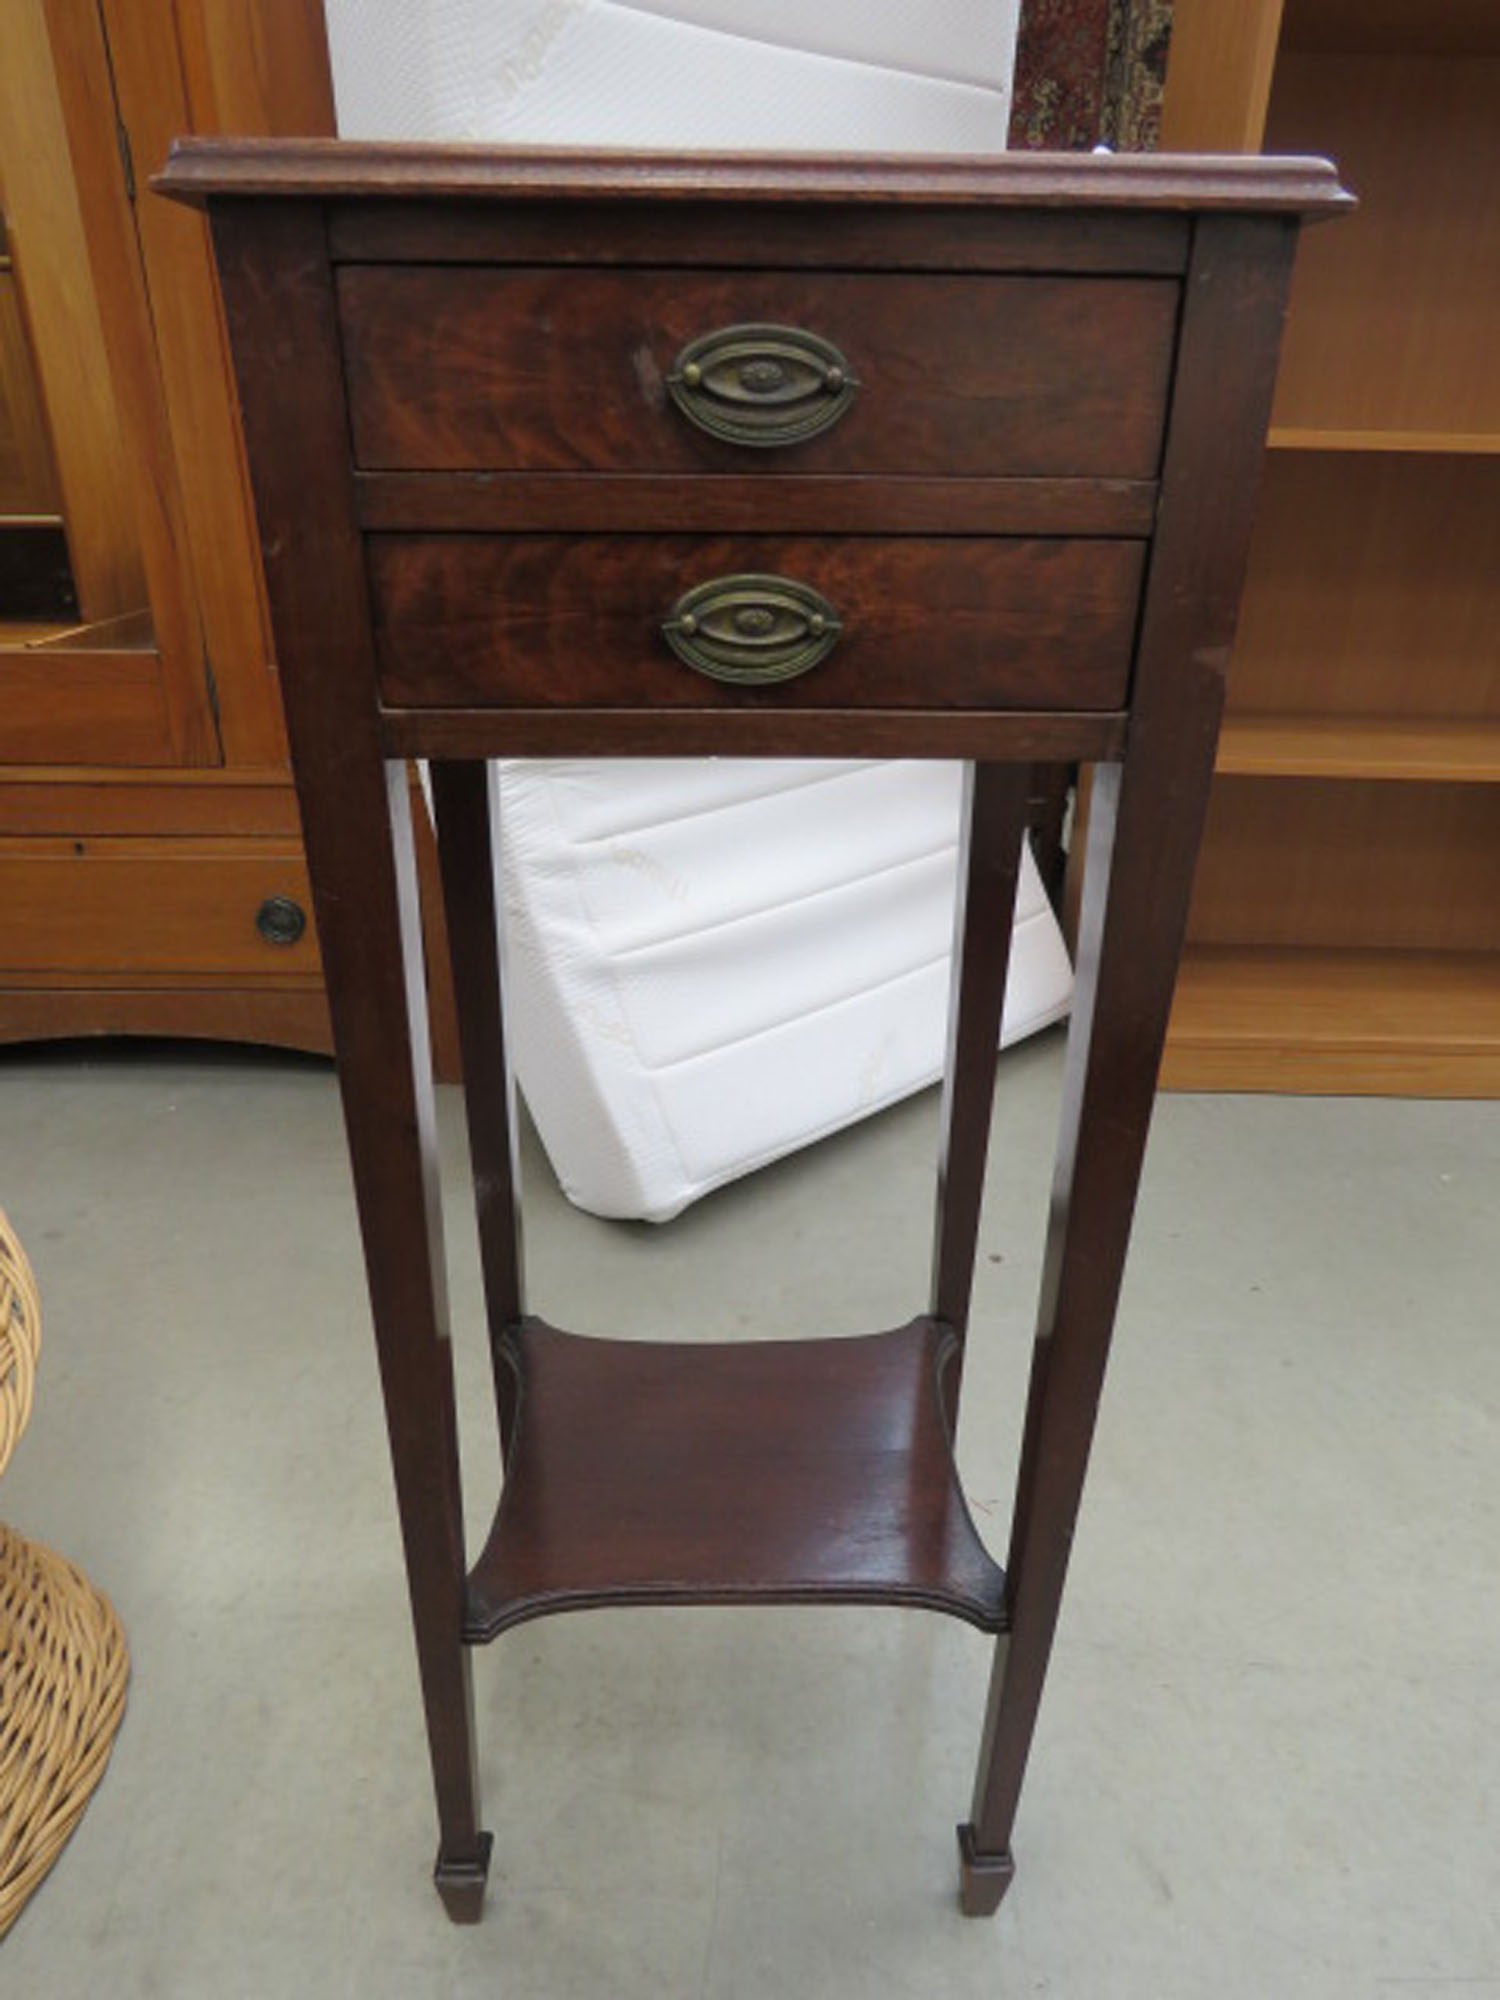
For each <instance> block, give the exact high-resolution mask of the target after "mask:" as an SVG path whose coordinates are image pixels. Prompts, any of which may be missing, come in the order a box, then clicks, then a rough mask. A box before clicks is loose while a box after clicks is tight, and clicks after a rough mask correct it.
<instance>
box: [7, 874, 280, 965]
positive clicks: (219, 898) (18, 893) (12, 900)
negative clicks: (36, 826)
mask: <svg viewBox="0 0 1500 2000" xmlns="http://www.w3.org/2000/svg"><path fill="white" fill-rule="evenodd" d="M278 898H279V899H283V900H284V902H286V903H290V904H293V905H295V907H296V908H297V909H298V910H300V911H301V912H302V913H303V916H304V918H305V923H304V925H303V928H302V930H301V932H300V934H299V935H297V936H296V937H295V938H290V939H289V940H288V941H287V942H284V943H276V942H271V941H270V940H269V939H268V938H267V936H266V935H264V934H263V932H262V930H261V929H260V928H258V927H257V918H258V917H260V915H261V912H262V911H263V910H264V909H265V906H266V905H267V904H268V903H273V902H274V901H275V899H278ZM0 909H3V910H5V911H6V913H7V921H6V922H5V923H4V924H0V977H3V976H5V975H7V974H9V975H24V974H27V973H52V974H68V975H76V974H84V973H87V974H91V975H96V976H105V975H110V976H112V975H116V974H125V973H129V974H132V975H134V976H136V977H139V978H148V977H150V976H152V975H158V974H168V973H171V974H180V975H183V976H188V975H209V974H213V975H220V976H223V977H225V978H226V979H232V980H233V981H234V982H235V983H237V984H238V983H245V982H248V981H250V980H252V979H255V978H259V977H264V978H266V979H270V980H273V981H275V980H282V979H289V978H298V977H300V978H315V977H316V976H317V974H318V946H317V938H316V935H315V931H314V925H313V920H312V898H311V894H310V891H309V888H308V881H307V864H306V862H305V860H304V859H303V855H302V850H301V847H300V846H299V845H298V843H297V842H296V841H294V840H287V841H278V840H206V841H196V840H182V839H177V840H173V839H167V840H160V839H140V840H132V839H121V840H111V839H102V840H101V839H70V840H61V839H51V838H41V839H31V840H25V839H23V840H8V841H3V842H0ZM287 918H288V912H287V911H286V910H285V909H284V908H281V907H279V906H278V907H276V908H273V909H272V910H270V911H268V912H267V914H266V917H265V920H264V921H265V925H266V928H267V929H268V930H270V931H271V932H272V933H273V935H278V934H279V935H283V936H285V935H286V925H287Z"/></svg>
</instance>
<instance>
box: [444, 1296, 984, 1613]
mask: <svg viewBox="0 0 1500 2000" xmlns="http://www.w3.org/2000/svg"><path fill="white" fill-rule="evenodd" d="M952 1338H953V1336H952V1334H951V1333H950V1332H948V1331H947V1330H945V1329H943V1328H941V1327H939V1326H937V1325H936V1324H935V1323H934V1322H933V1321H931V1320H921V1319H919V1320H913V1321H912V1323H911V1324H910V1325H909V1326H906V1327H902V1328H900V1329H898V1330H896V1331H894V1332H891V1333H884V1334H872V1335H866V1336H864V1337H863V1338H855V1339H849V1338H842V1339H836V1340H816V1339H814V1340H802V1341H791V1340H780V1341H754V1342H743V1343H740V1344H737V1345H731V1346H722V1345H719V1344H716V1343H706V1344H701V1345H694V1344H681V1343H679V1344H667V1343H661V1342H654V1341H634V1340H632V1341H609V1340H592V1339H585V1338H583V1337H581V1336H579V1335H576V1334H568V1333H561V1332H559V1331H558V1330H557V1329H556V1328H553V1327H549V1326H547V1325H545V1324H544V1323H543V1322H541V1321H539V1320H535V1319H528V1320H525V1321H523V1322H522V1323H521V1324H520V1326H518V1327H516V1328H513V1329H512V1330H511V1332H510V1333H508V1334H507V1336H506V1343H505V1345H506V1352H507V1354H508V1356H509V1357H510V1362H511V1365H512V1366H513V1368H514V1369H515V1371H516V1376H517V1380H518V1383H519V1407H520V1422H519V1429H518V1436H517V1447H516V1452H515V1457H514V1462H513V1466H512V1470H511V1473H510V1476H509V1477H508V1478H507V1480H506V1482H505V1488H504V1491H503V1492H502V1494H501V1497H500V1505H499V1508H498V1511H497V1512H496V1515H495V1524H494V1527H493V1529H492V1530H491V1533H490V1538H489V1540H488V1542H487V1543H486V1545H485V1548H484V1551H483V1553H482V1554H481V1556H480V1558H479V1560H478V1562H477V1563H476V1564H475V1566H474V1572H473V1575H472V1577H471V1578H470V1581H469V1613H468V1630H469V1634H470V1637H471V1638H474V1639H492V1638H494V1637H495V1636H496V1635H497V1634H498V1633H500V1632H502V1631H504V1630H505V1629H506V1628H507V1627H509V1626H512V1625H517V1624H520V1623H521V1622H522V1621H523V1620H525V1619H527V1618H535V1617H538V1616H540V1615H541V1614H543V1613H545V1612H555V1611H569V1610H581V1609H586V1608H588V1607H591V1606H596V1605H601V1604H796V1603H804V1602H809V1601H812V1602H817V1603H821V1604H839V1603H842V1604H907V1605H913V1606H921V1607H922V1608H924V1609H926V1610H930V1611H945V1612H948V1613H950V1614H951V1615H952V1616H954V1617H956V1618H961V1619H963V1620H965V1621H966V1622H967V1623H968V1624H971V1625H977V1626H978V1627H979V1628H980V1630H982V1631H989V1632H994V1631H997V1630H999V1629H1000V1626H1001V1624H1002V1623H1003V1619H1004V1612H1003V1600H1004V1583H1005V1579H1004V1577H1003V1576H1002V1575H1001V1573H1000V1571H999V1569H998V1567H997V1566H996V1565H995V1563H994V1562H993V1561H992V1560H991V1558H990V1557H989V1556H988V1554H987V1553H986V1552H985V1549H984V1546H983V1544H982V1543H981V1542H980V1540H979V1537H978V1535H977V1533H976V1532H975V1529H974V1524H973V1522H972V1520H971V1519H970V1517H969V1512H968V1509H967V1507H966V1506H965V1505H964V1500H963V1494H962V1492H961V1490H960V1488H959V1484H958V1480H957V1476H956V1474H955V1472H954V1469H953V1459H952V1453H951V1449H950V1444H949V1438H948V1432H947V1428H946V1425H945V1422H944V1419H943V1413H942V1409H941V1406H940V1399H939V1394H938V1378H939V1373H940V1370H941V1368H942V1364H943V1356H944V1350H945V1348H946V1347H947V1345H949V1344H950V1343H951V1341H952Z"/></svg>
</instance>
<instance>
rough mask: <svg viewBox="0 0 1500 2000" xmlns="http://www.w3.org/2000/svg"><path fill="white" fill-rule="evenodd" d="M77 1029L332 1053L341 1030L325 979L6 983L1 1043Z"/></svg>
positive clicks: (56, 1036) (50, 1037) (59, 1037)
mask: <svg viewBox="0 0 1500 2000" xmlns="http://www.w3.org/2000/svg"><path fill="white" fill-rule="evenodd" d="M75 1035H171V1036H173V1037H176V1036H179V1035H186V1036H190V1037H192V1038H193V1039H195V1040H200V1041H216V1042H264V1043H269V1044H271V1045H272V1046H274V1047H278V1048H289V1049H302V1050H305V1051H307V1052H309V1053H310V1054H313V1055H331V1054H332V1052H333V1030H332V1028H331V1027H330V1025H329V1020H328V1002H327V1001H326V1000H325V999H324V997H323V988H322V985H321V984H320V983H319V982H317V981H313V982H312V983H311V984H309V985H308V986H306V987H304V988H302V989H301V990H290V989H288V990H282V991H274V990H268V989H267V988H266V986H265V985H264V984H263V983H257V984H256V985H255V986H217V987H185V986H182V985H181V984H179V983H178V982H177V981H176V980H173V981H171V982H169V983H168V984H167V985H165V986H145V985H143V986H140V987H136V988H131V987H122V986H98V987H91V986H86V985H85V986H77V987H50V988H48V990H46V991H45V992H31V991H21V990H17V989H15V988H8V987H6V986H4V985H3V984H0V1042H34V1041H66V1040H69V1039H71V1038H72V1037H73V1036H75Z"/></svg>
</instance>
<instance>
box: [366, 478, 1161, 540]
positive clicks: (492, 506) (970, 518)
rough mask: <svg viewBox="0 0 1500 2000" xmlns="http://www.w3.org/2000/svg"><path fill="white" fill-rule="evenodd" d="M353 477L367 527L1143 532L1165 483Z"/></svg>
mask: <svg viewBox="0 0 1500 2000" xmlns="http://www.w3.org/2000/svg"><path fill="white" fill-rule="evenodd" d="M355 488H356V501H357V505H358V508H359V518H360V524H361V525H362V526H363V527H365V528H370V529H406V530H420V529H427V530H429V531H437V530H443V529H450V530H451V529H465V530H472V529H488V530H491V531H501V532H503V531H505V530H507V529H527V530H529V531H532V532H545V531H547V530H552V531H554V532H559V533H584V534H587V533H589V532H591V531H593V532H602V531H606V530H610V529H613V530H615V531H616V532H627V533H632V534H650V533H656V534H682V533H689V532H701V531H703V530H705V529H715V530H718V531H719V532H721V533H730V534H732V533H734V532H735V531H736V530H739V531H742V532H752V531H754V530H755V529H757V528H761V527H763V526H764V525H765V523H766V520H767V518H768V517H769V518H773V519H774V520H775V522H776V525H777V527H778V528H779V529H780V530H781V532H782V533H783V534H805V535H806V534H811V535H816V534H827V533H829V532H830V531H832V530H835V529H837V530H839V531H841V532H845V533H850V534H869V533H872V532H873V533H885V534H913V535H965V534H967V535H1127V536H1141V537H1144V536H1146V535H1149V534H1150V532H1151V528H1152V524H1153V523H1154V521H1155V519H1156V487H1155V484H1154V483H1153V482H1152V481H1150V480H1144V479H1139V480H1137V479H989V478H983V477H974V478H969V479H961V480H959V479H931V478H923V477H921V476H919V475H912V476H909V477H905V478H889V477H887V478H880V479H871V478H862V477H858V476H848V475H840V474H837V473H828V474H825V473H815V472H807V473H794V474H787V473H780V472H773V471H769V470H766V471H761V472H756V473H749V472H743V471H742V472H699V473H695V474H694V476H693V478H692V480H691V481H688V480H684V479H681V478H679V477H678V476H677V475H676V474H674V473H649V472H644V473H629V472H627V473H619V474H615V475H608V474H605V475H601V474H598V473H583V472H558V473H541V474H535V475H530V476H527V475H520V476H518V475H516V474H513V473H491V472H453V473H443V472H362V473H359V474H358V475H357V476H356V480H355Z"/></svg>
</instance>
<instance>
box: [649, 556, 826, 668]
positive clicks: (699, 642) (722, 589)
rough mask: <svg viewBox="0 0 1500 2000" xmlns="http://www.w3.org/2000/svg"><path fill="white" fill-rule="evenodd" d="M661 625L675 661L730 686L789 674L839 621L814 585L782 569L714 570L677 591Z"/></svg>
mask: <svg viewBox="0 0 1500 2000" xmlns="http://www.w3.org/2000/svg"><path fill="white" fill-rule="evenodd" d="M661 629H662V632H663V634H664V635H665V637H666V641H667V644H668V645H669V646H670V647H671V648H672V651H673V652H674V653H675V654H676V655H677V657H678V659H679V660H682V661H684V662H685V663H686V664H687V665H688V666H690V667H692V668H693V669H694V671H695V672H697V673H700V674H707V675H708V676H709V678H710V680H716V681H728V682H729V683H730V684H731V685H733V686H737V687H745V686H750V687H758V686H766V685H768V684H770V683H773V682H776V681H791V680H795V679H796V678H797V676H798V675H799V674H805V673H807V672H808V671H809V670H810V669H811V668H813V667H815V666H816V665H817V664H818V662H819V661H820V660H823V659H826V658H827V657H828V655H829V653H831V652H832V650H833V648H834V646H835V645H836V643H837V641H838V637H839V634H840V632H841V631H842V630H843V626H842V625H841V624H840V622H839V616H838V613H837V612H836V611H835V610H834V608H833V606H832V605H831V604H830V603H829V602H828V599H827V598H826V597H824V596H823V595H822V593H821V592H819V591H816V590H814V589H813V588H812V587H811V585H810V584H806V583H797V582H796V581H795V580H794V579H793V578H791V577H788V576H750V575H747V576H716V577H711V578H710V579H709V581H708V582H707V583H699V584H695V585H694V586H693V588H692V589H691V590H688V591H684V592H683V594H682V596H681V597H679V598H678V600H677V602H676V603H675V604H674V605H673V606H672V609H671V612H670V613H669V614H668V617H667V620H666V623H665V624H664V625H663V626H662V628H661Z"/></svg>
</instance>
